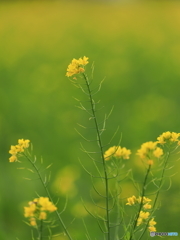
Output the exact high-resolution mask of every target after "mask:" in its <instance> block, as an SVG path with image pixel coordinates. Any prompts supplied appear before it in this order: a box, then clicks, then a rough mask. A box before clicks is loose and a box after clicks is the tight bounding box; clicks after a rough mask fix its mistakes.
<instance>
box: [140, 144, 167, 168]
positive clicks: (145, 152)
mask: <svg viewBox="0 0 180 240" xmlns="http://www.w3.org/2000/svg"><path fill="white" fill-rule="evenodd" d="M157 144H158V142H152V141H150V142H146V143H143V144H142V145H141V148H140V149H138V151H137V153H136V154H137V155H139V156H140V158H141V159H144V158H148V159H149V158H151V157H156V158H159V157H161V156H162V155H163V150H162V149H161V148H160V147H157ZM152 163H153V161H151V162H149V164H152Z"/></svg>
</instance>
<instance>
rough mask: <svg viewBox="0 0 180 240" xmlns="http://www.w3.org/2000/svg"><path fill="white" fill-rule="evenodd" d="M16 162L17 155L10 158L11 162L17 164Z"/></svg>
mask: <svg viewBox="0 0 180 240" xmlns="http://www.w3.org/2000/svg"><path fill="white" fill-rule="evenodd" d="M16 161H17V157H16V155H12V156H11V157H10V158H9V162H16Z"/></svg>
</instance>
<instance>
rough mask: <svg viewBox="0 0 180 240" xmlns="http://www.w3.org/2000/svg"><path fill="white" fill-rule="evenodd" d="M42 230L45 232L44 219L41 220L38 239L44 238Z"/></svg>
mask: <svg viewBox="0 0 180 240" xmlns="http://www.w3.org/2000/svg"><path fill="white" fill-rule="evenodd" d="M42 232H43V220H41V222H40V227H39V237H38V240H42V239H43V236H42Z"/></svg>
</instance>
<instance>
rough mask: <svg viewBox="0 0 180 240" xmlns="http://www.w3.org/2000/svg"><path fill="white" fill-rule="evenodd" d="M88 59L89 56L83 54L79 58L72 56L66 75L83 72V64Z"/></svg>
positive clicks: (85, 63)
mask: <svg viewBox="0 0 180 240" xmlns="http://www.w3.org/2000/svg"><path fill="white" fill-rule="evenodd" d="M88 59H89V58H88V57H85V56H84V57H83V58H79V59H75V58H74V59H73V60H72V62H71V63H70V64H69V65H68V68H67V73H66V76H67V77H71V76H73V75H75V74H78V73H83V72H84V71H85V69H84V66H85V65H87V64H88V63H89V62H88Z"/></svg>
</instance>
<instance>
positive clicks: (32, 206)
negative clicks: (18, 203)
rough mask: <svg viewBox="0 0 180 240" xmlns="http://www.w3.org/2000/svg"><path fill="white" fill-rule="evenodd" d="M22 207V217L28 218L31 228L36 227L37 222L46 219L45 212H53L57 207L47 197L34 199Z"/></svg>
mask: <svg viewBox="0 0 180 240" xmlns="http://www.w3.org/2000/svg"><path fill="white" fill-rule="evenodd" d="M28 204H29V206H28V207H24V216H25V217H26V218H29V222H30V225H31V226H37V220H45V219H47V212H54V211H56V210H57V207H56V206H55V205H54V204H53V203H52V202H51V201H49V198H47V197H40V198H35V199H34V200H33V201H30V202H29V203H28Z"/></svg>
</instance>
